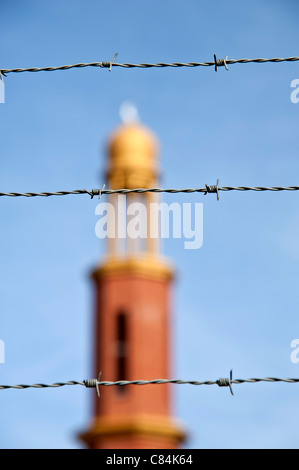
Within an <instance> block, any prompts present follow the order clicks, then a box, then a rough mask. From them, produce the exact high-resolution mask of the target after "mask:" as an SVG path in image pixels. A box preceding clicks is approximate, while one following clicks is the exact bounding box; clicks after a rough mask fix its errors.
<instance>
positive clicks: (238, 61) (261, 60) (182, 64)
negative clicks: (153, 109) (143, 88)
mask: <svg viewBox="0 0 299 470" xmlns="http://www.w3.org/2000/svg"><path fill="white" fill-rule="evenodd" d="M298 60H299V57H297V56H295V57H286V58H282V57H274V58H271V59H264V58H255V59H246V58H244V59H226V60H225V62H226V64H227V65H233V64H247V63H250V62H254V63H258V64H261V63H265V62H295V61H298ZM222 62H223V59H216V61H215V60H214V61H213V62H211V61H209V62H172V63H167V62H160V63H156V64H152V63H143V64H132V63H124V64H119V63H116V62H107V61H103V62H89V63H86V62H82V63H78V64H72V65H61V66H59V67H30V68H19V67H18V68H14V69H1V70H0V72H1V73H2V74H7V73H12V72H13V73H21V72H52V71H55V70H69V69H73V68H84V67H100V68H109V70H111V68H112V67H123V68H153V67H156V68H164V67H211V66H215V65H217V66H218V67H220V66H222V65H224V63H222Z"/></svg>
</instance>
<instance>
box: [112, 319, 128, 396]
mask: <svg viewBox="0 0 299 470" xmlns="http://www.w3.org/2000/svg"><path fill="white" fill-rule="evenodd" d="M128 349H129V348H128V315H127V314H126V313H125V312H123V311H121V312H119V313H118V314H117V315H116V357H115V359H116V364H115V365H116V367H115V370H116V381H118V380H128ZM127 388H128V387H126V386H119V387H116V389H117V391H118V392H119V393H122V394H123V393H124V392H125V390H126V389H127Z"/></svg>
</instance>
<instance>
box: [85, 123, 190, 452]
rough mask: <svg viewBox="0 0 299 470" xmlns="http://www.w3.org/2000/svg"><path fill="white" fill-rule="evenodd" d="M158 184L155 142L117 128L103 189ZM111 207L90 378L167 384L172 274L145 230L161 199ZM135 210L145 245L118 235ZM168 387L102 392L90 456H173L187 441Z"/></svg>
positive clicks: (113, 199)
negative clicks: (138, 206)
mask: <svg viewBox="0 0 299 470" xmlns="http://www.w3.org/2000/svg"><path fill="white" fill-rule="evenodd" d="M158 176H159V165H158V143H157V140H156V138H155V136H154V135H153V134H152V133H151V132H150V131H149V130H148V129H147V128H145V127H144V126H142V125H141V124H136V123H134V124H133V123H130V124H123V125H121V126H120V127H119V128H118V129H117V130H116V131H115V132H114V133H113V134H112V136H111V138H110V141H109V145H108V169H107V183H108V187H109V188H111V189H119V188H127V189H131V188H151V187H157V185H158ZM109 202H110V203H112V204H113V206H114V209H115V213H116V219H117V220H118V222H116V226H115V229H116V235H115V237H113V238H109V239H108V252H107V256H106V258H105V260H104V261H103V262H102V264H101V265H100V266H99V267H98V268H96V269H95V271H94V272H93V273H92V277H93V279H94V283H95V293H96V306H95V330H94V331H95V338H94V340H95V371H94V373H95V376H96V377H97V375H98V373H99V372H100V371H102V380H107V381H117V380H139V379H141V380H152V379H158V378H166V379H168V378H170V375H171V374H170V362H171V351H170V336H171V331H172V319H171V287H172V279H173V274H174V272H173V268H172V266H171V265H170V264H169V262H167V261H166V260H165V259H164V258H162V256H161V255H160V252H159V240H158V239H157V238H153V237H152V238H151V237H150V236H149V234H150V227H153V224H157V221H153V219H150V216H149V208H150V203H152V202H158V196H157V194H154V193H144V194H136V193H131V194H129V195H127V196H123V195H122V196H121V197H119V196H118V195H111V196H110V197H109ZM133 202H143V204H144V207H145V208H146V215H145V216H144V214H143V222H144V224H145V230H146V234H147V236H146V238H132V237H129V236H127V237H126V238H123V237H124V233H123V230H124V229H125V231H126V226H127V227H128V226H129V224H130V216H128V215H127V208H129V206H130V204H131V203H133ZM132 208H134V206H132ZM112 215H113V214H112ZM110 216H111V214H110ZM110 222H111V219H110ZM110 222H109V220H108V225H109V223H110ZM131 223H134V220H133V221H132V218H131ZM135 228H136V227H135ZM143 228H144V227H143ZM118 229H119V231H118ZM139 229H140V227H139ZM151 233H152V232H151ZM170 387H171V385H169V384H165V385H144V386H141V385H126V386H122V387H121V386H111V387H101V388H100V393H101V397H100V398H98V397H97V396H96V394H95V406H94V419H93V422H92V423H91V426H90V427H89V429H88V431H86V432H85V433H84V434H82V435H81V439H83V440H84V442H85V443H86V444H87V446H88V447H89V448H92V449H142V448H144V449H146V448H154V449H159V448H164V449H175V448H178V447H179V446H180V443H181V442H182V441H183V440H184V436H185V434H184V431H183V430H182V428H181V427H180V425H179V424H178V423H177V421H175V420H174V419H173V418H172V417H171V397H170V392H171V389H170Z"/></svg>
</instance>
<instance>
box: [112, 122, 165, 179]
mask: <svg viewBox="0 0 299 470" xmlns="http://www.w3.org/2000/svg"><path fill="white" fill-rule="evenodd" d="M108 157H109V162H108V167H109V173H110V172H111V171H113V170H118V171H120V170H124V171H126V172H127V171H130V170H139V169H140V170H142V169H144V170H150V171H152V172H153V171H154V172H156V171H157V169H158V161H157V157H158V141H157V138H156V137H155V135H154V134H153V133H152V132H151V131H150V130H149V129H148V128H147V127H145V126H143V125H141V124H135V123H134V124H123V125H121V126H120V127H119V128H118V129H116V131H114V132H113V133H112V135H111V137H110V139H109V143H108Z"/></svg>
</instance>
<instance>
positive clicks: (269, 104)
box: [0, 0, 299, 448]
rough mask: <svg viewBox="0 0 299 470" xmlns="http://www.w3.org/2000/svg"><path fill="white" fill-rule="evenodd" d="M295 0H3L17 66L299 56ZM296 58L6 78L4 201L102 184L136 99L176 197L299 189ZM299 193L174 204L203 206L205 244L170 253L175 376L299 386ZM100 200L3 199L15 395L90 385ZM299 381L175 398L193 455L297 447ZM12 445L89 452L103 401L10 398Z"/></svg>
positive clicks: (2, 293) (4, 58)
mask: <svg viewBox="0 0 299 470" xmlns="http://www.w3.org/2000/svg"><path fill="white" fill-rule="evenodd" d="M298 13H299V6H298V3H297V2H296V1H295V0H287V1H282V0H281V1H279V0H273V1H272V2H268V1H265V0H259V1H257V0H253V1H251V2H239V1H236V0H227V1H226V2H220V1H214V2H209V1H202V0H200V1H196V0H193V1H192V0H188V1H185V2H182V1H176V0H172V1H169V0H165V1H164V2H161V1H157V0H151V1H150V2H149V1H144V2H140V1H137V0H127V1H126V2H121V1H113V0H112V1H109V2H103V1H96V0H87V1H84V2H83V1H82V0H63V1H60V2H59V1H57V0H56V1H52V2H45V1H42V2H41V1H37V0H27V1H26V2H24V1H21V0H1V3H0V19H1V20H0V21H1V28H0V41H1V52H0V64H1V67H3V68H13V67H30V66H48V65H53V66H58V65H64V64H73V63H76V62H90V61H102V60H111V59H112V58H113V56H114V53H115V52H118V53H119V55H118V58H117V61H118V62H133V63H134V62H137V63H138V62H162V61H166V62H172V61H173V62H177V61H182V62H188V61H208V60H212V59H213V54H214V53H216V54H217V57H225V56H226V55H227V56H228V57H229V58H242V57H249V58H253V57H288V56H295V55H298V48H297V44H298V25H297V18H298ZM296 78H299V69H298V63H297V62H294V63H280V64H236V65H231V66H230V67H229V71H228V72H227V71H226V70H225V69H224V68H220V69H219V70H218V72H217V73H215V72H214V69H213V68H212V67H211V68H193V69H189V68H188V69H172V68H170V69H147V70H142V69H140V70H139V69H131V70H127V69H121V68H114V69H113V70H112V72H111V73H109V71H108V70H106V69H98V68H85V69H73V70H69V71H57V72H51V73H50V72H45V73H43V72H40V73H36V74H33V73H22V74H9V75H8V76H7V78H5V92H6V102H5V104H1V105H0V139H1V145H0V187H1V191H8V192H9V191H16V192H23V191H36V192H39V191H56V190H62V189H63V190H64V189H65V190H66V189H69V190H73V189H78V188H94V187H102V185H103V183H105V181H104V176H103V175H104V173H103V172H104V169H105V158H106V157H105V146H106V141H107V138H108V136H109V134H110V132H111V131H112V130H113V129H114V128H115V127H116V126H117V125H119V123H120V119H119V107H120V105H121V103H122V102H123V101H124V100H131V101H133V102H134V103H135V104H136V106H137V108H138V111H139V114H140V117H141V120H142V122H143V123H144V124H146V125H147V126H149V127H150V128H151V129H152V130H153V131H154V132H155V133H156V134H157V136H158V138H159V140H160V144H161V164H162V167H163V178H162V181H161V186H163V187H177V188H179V187H181V188H183V187H202V186H204V184H206V183H207V184H215V183H216V179H217V178H219V179H220V185H222V186H226V185H228V186H229V185H232V186H239V185H249V186H258V185H263V186H268V185H269V186H275V185H279V186H291V185H297V184H298V179H297V175H298V174H299V160H298V139H297V135H298V113H299V103H298V104H294V103H292V102H291V100H290V94H291V91H292V89H291V88H290V84H291V81H292V80H294V79H296ZM298 198H299V194H297V192H283V193H270V192H269V193H268V192H267V193H239V192H230V193H224V192H223V193H221V194H220V201H218V202H217V200H216V197H215V195H209V196H206V197H204V196H203V195H166V196H165V197H164V200H165V201H167V202H173V201H178V202H181V203H183V202H203V203H204V242H203V246H202V248H200V249H199V250H197V251H194V250H185V249H184V245H183V241H182V240H168V241H165V242H164V251H165V254H166V255H167V256H168V257H170V258H171V259H172V260H173V261H174V263H175V265H176V267H177V280H176V284H175V308H174V328H173V338H174V341H173V349H174V360H173V366H172V369H173V377H175V378H181V379H198V380H206V379H207V380H208V379H211V380H215V379H217V378H219V377H225V376H227V375H228V374H229V370H230V369H231V368H232V369H233V371H234V377H235V378H249V377H266V376H276V377H298V376H299V364H293V363H292V362H291V360H290V355H291V352H292V350H291V348H290V343H291V341H292V340H293V339H295V338H298V337H299V321H298V318H299V315H298V313H299V312H298V304H299V302H298V300H299V296H298V283H299V275H298V263H299V244H298V240H299V238H298V235H299V209H298V207H299V205H298V202H299V199H298ZM96 204H97V200H96V199H94V200H91V199H90V198H89V197H88V196H68V197H62V198H54V197H53V198H47V199H43V198H31V199H22V198H15V199H13V198H1V200H0V214H1V221H2V223H1V231H0V237H1V238H0V240H1V243H0V259H1V280H0V312H1V324H0V339H2V340H3V341H4V342H5V352H6V362H5V364H0V376H1V380H0V382H1V383H7V384H15V383H36V382H46V383H51V382H56V381H65V380H72V379H74V380H82V379H84V378H88V377H92V376H93V375H94V374H93V370H92V319H93V297H92V294H93V290H92V285H91V282H90V279H89V272H90V269H91V268H92V267H94V266H95V265H96V264H97V263H98V262H99V261H100V259H101V257H102V255H103V254H104V252H105V244H104V243H103V242H102V241H100V240H99V239H98V238H96V236H95V233H94V227H95V223H96V221H97V218H96V216H95V213H94V211H95V207H96ZM297 388H298V385H293V384H267V383H265V384H256V385H252V384H244V385H236V386H235V387H234V390H235V396H234V397H232V396H231V395H230V393H229V390H228V389H225V388H224V389H219V388H218V387H192V386H187V385H186V386H179V385H178V386H173V388H172V391H173V394H174V414H175V415H176V416H177V417H179V419H180V420H181V421H182V422H183V423H184V424H185V426H186V428H187V429H188V431H189V440H188V442H187V443H186V446H187V447H189V448H277V447H280V448H297V447H298V437H297V423H298V419H299V408H298V399H297V397H298V390H297ZM0 393H1V402H0V413H1V420H0V436H1V437H0V447H1V448H80V447H81V444H80V442H79V441H78V440H77V438H76V435H77V433H78V432H79V431H81V430H82V429H85V428H86V426H87V425H88V423H89V419H90V417H91V400H92V398H93V393H94V391H93V390H87V389H85V388H83V387H69V388H67V387H64V388H60V389H45V390H34V389H29V390H23V391H19V390H4V391H0Z"/></svg>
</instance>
